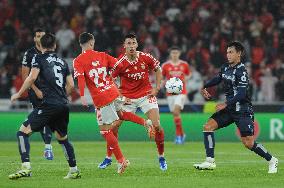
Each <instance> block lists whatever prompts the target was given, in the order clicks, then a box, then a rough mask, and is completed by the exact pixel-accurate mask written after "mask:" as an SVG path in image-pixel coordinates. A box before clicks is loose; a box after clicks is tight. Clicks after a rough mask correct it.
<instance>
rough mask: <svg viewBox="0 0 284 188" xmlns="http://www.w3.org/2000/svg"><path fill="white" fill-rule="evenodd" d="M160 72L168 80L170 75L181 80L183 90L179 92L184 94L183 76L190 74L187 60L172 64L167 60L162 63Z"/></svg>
mask: <svg viewBox="0 0 284 188" xmlns="http://www.w3.org/2000/svg"><path fill="white" fill-rule="evenodd" d="M162 74H163V76H164V77H165V78H166V80H169V79H170V78H172V77H178V78H179V79H181V81H182V82H183V90H182V92H181V94H186V93H187V91H186V85H185V84H186V83H185V77H186V76H189V75H190V69H189V65H188V64H187V62H185V61H182V60H180V61H179V62H178V63H176V64H174V63H172V61H167V62H165V63H164V64H163V65H162Z"/></svg>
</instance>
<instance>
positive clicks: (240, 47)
mask: <svg viewBox="0 0 284 188" xmlns="http://www.w3.org/2000/svg"><path fill="white" fill-rule="evenodd" d="M229 47H234V48H235V49H236V51H237V52H241V56H243V55H244V52H245V47H244V45H243V44H242V43H241V42H239V41H232V42H230V43H229V44H228V45H227V48H229Z"/></svg>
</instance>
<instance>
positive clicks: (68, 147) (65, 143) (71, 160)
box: [58, 139, 76, 167]
mask: <svg viewBox="0 0 284 188" xmlns="http://www.w3.org/2000/svg"><path fill="white" fill-rule="evenodd" d="M58 143H59V144H60V145H61V146H62V149H63V152H64V155H65V158H66V159H67V161H68V164H69V166H70V167H75V166H76V158H75V153H74V148H73V146H72V144H71V143H70V142H69V140H68V139H66V140H58Z"/></svg>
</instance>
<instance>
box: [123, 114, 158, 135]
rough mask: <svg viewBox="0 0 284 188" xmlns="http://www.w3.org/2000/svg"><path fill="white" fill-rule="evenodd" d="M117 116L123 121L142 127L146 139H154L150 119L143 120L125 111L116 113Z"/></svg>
mask: <svg viewBox="0 0 284 188" xmlns="http://www.w3.org/2000/svg"><path fill="white" fill-rule="evenodd" d="M118 116H119V118H120V119H121V120H123V121H131V122H133V123H136V124H139V125H142V126H143V127H144V128H145V129H146V131H147V134H148V137H149V138H150V139H152V138H154V137H155V130H154V128H153V123H152V121H151V120H150V119H144V118H142V117H140V116H137V115H136V114H134V113H132V112H127V111H118Z"/></svg>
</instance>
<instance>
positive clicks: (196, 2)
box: [0, 0, 284, 102]
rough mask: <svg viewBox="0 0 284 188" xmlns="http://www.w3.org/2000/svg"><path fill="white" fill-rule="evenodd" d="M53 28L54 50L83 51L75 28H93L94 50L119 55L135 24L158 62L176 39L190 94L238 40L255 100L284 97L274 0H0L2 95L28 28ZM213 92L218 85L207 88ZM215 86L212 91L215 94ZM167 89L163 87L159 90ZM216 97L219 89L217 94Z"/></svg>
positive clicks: (278, 6)
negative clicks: (188, 69)
mask: <svg viewBox="0 0 284 188" xmlns="http://www.w3.org/2000/svg"><path fill="white" fill-rule="evenodd" d="M38 27H41V28H44V29H46V30H47V31H51V32H53V33H55V34H56V37H57V40H58V49H57V51H58V52H59V54H60V55H61V56H62V57H63V58H66V59H68V58H69V59H73V57H76V56H77V55H78V54H79V53H80V47H79V45H78V35H79V33H81V32H82V31H88V32H90V33H93V34H94V36H95V38H96V44H95V45H96V46H95V49H96V50H98V51H107V52H108V53H110V54H111V55H113V56H115V57H118V56H119V55H120V54H121V53H123V47H122V39H123V36H124V35H125V34H127V33H129V32H130V31H134V32H135V33H136V34H137V36H138V39H139V41H138V42H139V44H140V46H139V50H141V51H145V52H149V53H151V54H152V55H153V56H154V57H156V58H157V59H159V60H160V61H161V63H163V62H165V61H166V60H167V58H168V49H169V48H170V47H171V46H174V45H175V46H179V47H180V48H181V50H182V59H184V60H186V61H187V62H188V63H189V64H190V66H191V69H192V73H193V74H192V78H191V80H190V82H189V84H188V88H189V95H188V96H189V99H190V100H196V99H194V97H195V94H196V93H197V91H198V90H199V88H200V87H201V86H202V83H203V80H206V79H208V78H210V77H212V76H213V75H214V74H216V71H217V70H218V68H219V67H220V65H221V64H222V63H224V62H225V61H226V44H227V42H229V41H231V40H239V41H241V42H242V43H243V44H244V45H245V47H246V56H245V57H244V61H245V62H246V65H247V66H248V68H249V70H250V71H249V73H250V74H251V78H252V79H251V84H252V86H253V87H252V88H253V89H252V96H253V100H255V101H265V102H273V101H279V100H280V101H284V92H283V91H284V4H283V3H281V1H275V0H262V1H259V0H249V1H247V0H238V1H234V0H228V1H216V0H165V1H160V0H151V1H149V0H117V1H115V0H97V1H95V0H93V1H90V0H72V1H71V0H26V1H16V0H2V1H0V98H8V97H10V95H11V93H13V92H14V90H17V89H19V88H20V85H21V83H22V80H21V71H20V67H21V61H22V57H23V54H24V52H25V51H26V50H27V49H28V48H30V47H32V46H33V35H32V33H33V30H34V29H35V28H38ZM211 92H212V93H213V95H217V96H218V93H219V92H218V88H216V89H214V90H211ZM214 93H215V94H214ZM163 96H164V95H163V94H161V97H163ZM218 97H219V98H221V97H222V96H218Z"/></svg>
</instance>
